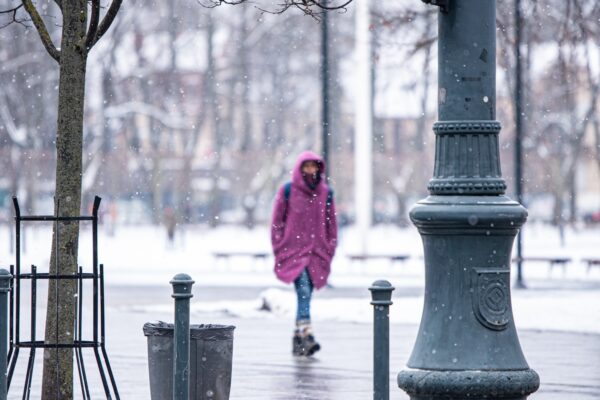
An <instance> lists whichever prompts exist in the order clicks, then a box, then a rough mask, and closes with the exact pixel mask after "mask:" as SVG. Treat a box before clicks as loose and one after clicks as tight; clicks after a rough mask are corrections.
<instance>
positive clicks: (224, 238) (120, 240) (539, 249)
mask: <svg viewBox="0 0 600 400" xmlns="http://www.w3.org/2000/svg"><path fill="white" fill-rule="evenodd" d="M50 234H51V233H50V230H49V229H45V228H33V227H32V228H30V229H28V230H27V231H26V251H25V252H24V255H23V257H22V265H23V266H24V268H26V269H28V266H29V265H31V264H35V265H37V266H38V268H39V270H40V271H43V270H45V269H47V265H48V260H49V253H50V242H51V240H50ZM177 235H178V236H177V238H176V241H175V243H174V244H172V245H170V244H169V243H167V241H166V233H165V231H164V228H161V227H152V226H142V227H140V226H136V227H133V226H122V227H119V228H118V229H117V230H116V233H115V234H114V236H110V235H108V234H107V233H106V232H104V231H103V230H102V231H101V232H100V238H99V254H100V262H101V263H103V264H104V265H105V273H106V281H107V285H137V286H154V285H168V282H169V280H170V279H171V278H172V277H173V275H175V274H176V273H178V272H186V273H188V274H190V275H191V276H192V277H193V278H194V279H195V281H196V284H197V285H200V286H202V285H203V286H221V287H231V288H234V287H236V286H237V287H239V286H256V287H264V288H267V289H265V290H264V291H262V292H261V293H260V295H258V296H257V298H256V299H254V300H239V299H237V300H236V296H233V295H232V296H231V298H229V294H232V293H229V294H228V292H227V291H225V292H223V297H222V298H221V299H218V300H215V301H213V302H194V303H193V306H192V311H193V312H196V313H203V312H227V313H229V314H234V315H237V316H241V317H246V316H247V317H261V318H269V317H280V316H289V317H290V318H291V317H292V315H293V313H294V307H295V298H294V294H293V292H292V291H291V290H290V289H289V287H286V286H285V285H283V284H281V283H280V282H278V281H277V280H276V279H275V278H274V276H273V274H272V260H271V259H270V258H269V259H267V260H266V261H265V260H260V259H259V260H251V259H248V258H245V257H233V258H231V259H229V260H216V259H215V258H214V257H213V252H218V251H238V252H240V251H242V252H243V251H248V252H266V253H269V252H270V243H269V232H268V230H267V228H265V227H260V228H256V229H254V230H247V229H245V228H239V227H231V226H225V227H221V228H218V229H214V230H211V229H208V228H204V227H195V228H187V229H186V230H185V231H181V230H180V231H179V232H177ZM523 242H524V255H525V256H536V255H543V256H568V257H571V258H573V262H572V263H571V264H570V265H568V266H567V268H566V269H564V270H563V269H561V268H560V267H556V268H555V269H554V270H549V267H548V266H547V265H546V264H541V263H529V264H525V268H524V274H525V279H526V282H527V284H528V286H529V288H530V289H529V290H513V295H512V301H513V310H514V316H515V321H516V324H517V326H518V327H519V328H520V329H542V330H565V331H576V332H590V333H600V267H595V268H592V269H591V270H590V271H587V268H586V266H585V265H584V264H583V263H582V262H581V259H582V258H585V257H600V230H599V229H589V230H580V231H574V230H571V229H566V230H565V235H564V246H563V245H561V240H560V236H559V234H558V231H557V230H556V229H553V228H551V227H548V226H544V225H532V224H530V225H527V228H526V230H525V234H524V240H523ZM0 243H1V244H5V245H4V246H3V247H0V267H4V268H7V267H8V265H9V264H12V263H14V255H13V254H11V253H10V246H9V244H10V237H9V231H8V230H7V229H2V231H0ZM357 248H358V235H357V232H355V231H354V230H353V229H352V228H348V229H346V230H344V231H343V232H342V234H341V242H340V247H339V250H338V253H337V256H336V258H335V260H334V265H333V269H332V271H333V272H332V275H331V280H330V282H331V284H332V285H333V286H334V287H359V288H365V289H366V288H367V287H368V286H370V284H371V283H372V282H373V281H374V280H376V279H387V280H389V281H390V282H391V283H392V284H393V285H394V286H395V287H396V291H395V296H394V305H393V306H392V308H391V315H390V318H391V321H392V322H395V323H410V324H418V322H419V320H420V317H421V311H422V304H423V297H422V294H420V293H422V291H421V290H414V289H415V288H417V289H422V287H423V285H424V273H423V258H422V255H423V250H422V246H421V240H420V237H419V235H418V233H417V231H416V229H414V228H412V227H411V228H407V229H398V228H396V227H389V226H379V227H375V228H373V229H372V230H371V231H370V232H369V235H368V250H369V252H370V253H374V254H408V255H410V256H411V258H410V259H409V260H407V261H406V262H404V263H396V264H392V263H390V262H389V261H387V260H372V261H368V262H364V263H363V262H353V263H352V262H350V261H349V260H348V259H347V257H346V256H347V255H348V254H353V253H355V251H354V249H357ZM80 263H81V265H82V266H83V267H84V269H86V270H87V269H89V268H90V265H91V230H89V229H87V228H84V229H83V231H82V239H81V244H80ZM513 275H514V274H513ZM409 288H410V289H412V290H408V289H409ZM231 290H235V289H231ZM358 293H360V291H358ZM364 293H365V294H364V297H360V295H357V296H354V297H344V298H335V297H333V298H332V297H331V296H323V297H322V296H319V295H318V294H317V295H316V296H315V300H314V306H313V318H314V319H315V320H316V321H318V320H343V321H352V322H365V323H366V322H370V321H371V320H372V309H371V306H370V305H369V301H368V297H369V295H368V292H367V291H366V290H365V292H364ZM265 304H266V305H268V307H269V308H270V310H271V312H265V311H261V310H260V309H261V308H264V306H265ZM136 307H137V308H139V309H140V310H144V311H153V310H157V309H161V308H164V309H165V310H166V309H169V310H170V309H171V307H172V305H171V304H170V303H169V299H165V304H164V306H156V305H147V304H139V305H137V306H136Z"/></svg>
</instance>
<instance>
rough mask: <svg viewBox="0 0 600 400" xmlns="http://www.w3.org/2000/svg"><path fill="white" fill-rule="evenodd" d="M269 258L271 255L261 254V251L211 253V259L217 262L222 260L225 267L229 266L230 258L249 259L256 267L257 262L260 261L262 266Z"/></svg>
mask: <svg viewBox="0 0 600 400" xmlns="http://www.w3.org/2000/svg"><path fill="white" fill-rule="evenodd" d="M270 256H271V253H267V252H261V251H215V252H213V257H214V258H215V260H216V261H217V262H219V260H222V261H223V262H225V263H226V265H227V266H229V265H230V263H229V262H230V261H229V260H230V259H231V258H232V257H241V258H250V259H252V261H253V264H254V266H256V262H257V261H259V260H260V261H262V262H263V263H264V264H266V263H267V260H268V258H269V257H270Z"/></svg>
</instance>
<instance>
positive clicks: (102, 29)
mask: <svg viewBox="0 0 600 400" xmlns="http://www.w3.org/2000/svg"><path fill="white" fill-rule="evenodd" d="M94 1H96V0H94ZM98 2H99V0H98ZM122 2H123V0H113V1H112V3H110V7H109V8H108V11H107V12H106V15H105V16H104V18H102V22H100V25H99V26H98V30H97V32H96V34H95V35H94V36H93V37H92V38H91V39H90V37H89V36H88V39H89V40H90V42H89V45H88V49H91V48H92V47H94V45H95V44H96V43H97V42H98V40H100V38H102V36H103V35H104V34H105V33H106V31H108V28H110V26H111V24H112V23H113V21H114V20H115V17H116V16H117V13H118V12H119V8H120V7H121V3H122ZM92 11H93V10H92ZM87 44H88V42H87V40H86V45H87Z"/></svg>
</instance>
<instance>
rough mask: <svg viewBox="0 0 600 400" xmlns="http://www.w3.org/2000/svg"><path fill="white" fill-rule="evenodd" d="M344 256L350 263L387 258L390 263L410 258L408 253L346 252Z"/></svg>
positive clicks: (401, 261)
mask: <svg viewBox="0 0 600 400" xmlns="http://www.w3.org/2000/svg"><path fill="white" fill-rule="evenodd" d="M346 257H348V260H349V261H350V263H351V264H353V263H355V262H362V263H364V262H366V261H369V260H388V261H389V262H390V264H391V265H394V264H396V263H403V262H404V261H406V260H408V259H409V258H410V256H409V255H408V254H348V255H347V256H346Z"/></svg>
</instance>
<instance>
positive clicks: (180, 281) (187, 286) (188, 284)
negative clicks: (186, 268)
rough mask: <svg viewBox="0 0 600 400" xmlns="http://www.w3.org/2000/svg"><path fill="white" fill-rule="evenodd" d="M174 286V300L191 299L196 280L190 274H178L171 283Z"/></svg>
mask: <svg viewBox="0 0 600 400" xmlns="http://www.w3.org/2000/svg"><path fill="white" fill-rule="evenodd" d="M169 283H170V284H171V285H173V294H172V295H171V297H173V298H174V299H189V298H190V297H192V296H193V295H192V285H193V284H194V280H193V279H192V277H191V276H189V275H188V274H177V275H175V276H174V277H173V279H171V281H170V282H169Z"/></svg>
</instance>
